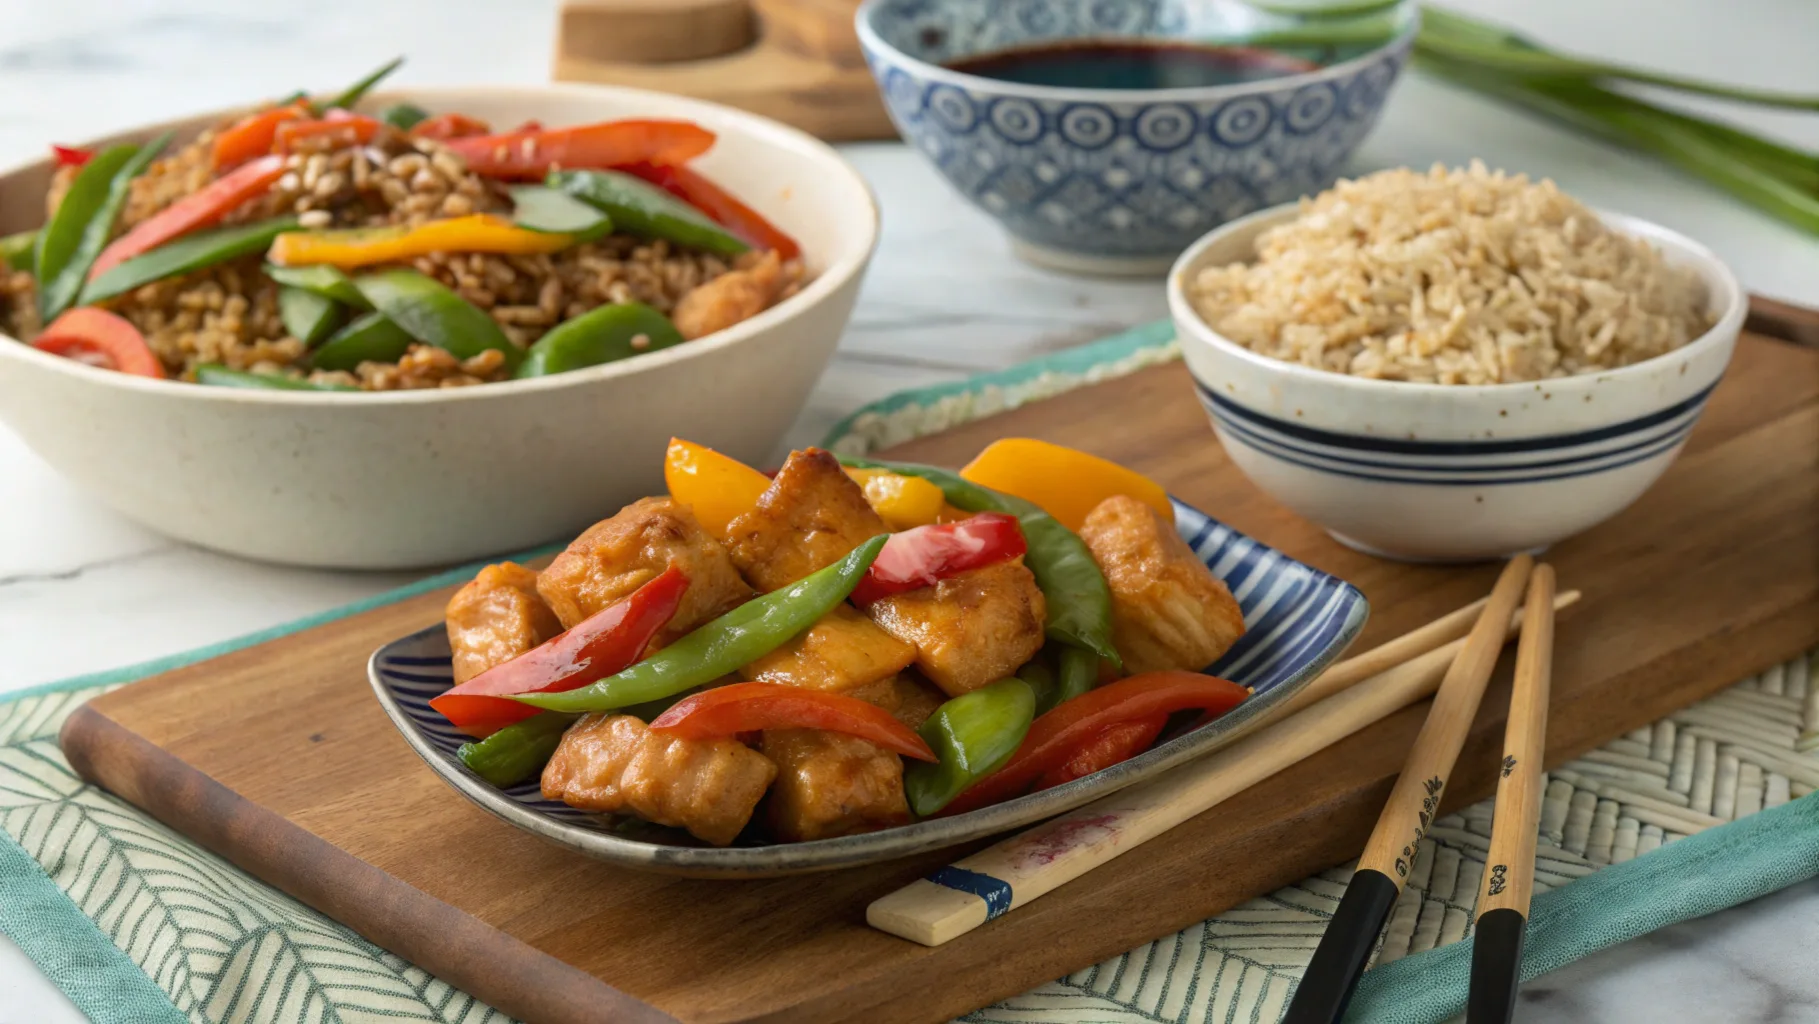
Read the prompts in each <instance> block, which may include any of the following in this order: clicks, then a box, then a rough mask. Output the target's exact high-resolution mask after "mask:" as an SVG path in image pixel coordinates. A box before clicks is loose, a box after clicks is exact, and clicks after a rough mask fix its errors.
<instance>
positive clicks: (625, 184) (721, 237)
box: [544, 171, 751, 256]
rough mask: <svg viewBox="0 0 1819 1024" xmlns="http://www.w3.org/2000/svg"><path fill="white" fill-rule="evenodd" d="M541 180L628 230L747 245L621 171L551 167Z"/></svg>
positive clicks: (695, 243)
mask: <svg viewBox="0 0 1819 1024" xmlns="http://www.w3.org/2000/svg"><path fill="white" fill-rule="evenodd" d="M544 183H545V184H547V185H548V186H549V187H550V188H553V189H559V190H561V191H563V192H566V193H567V194H569V195H571V196H574V197H575V198H576V199H580V200H582V201H584V202H587V203H589V204H591V205H593V206H597V207H599V208H600V209H602V210H605V211H606V212H607V214H608V215H610V216H611V217H612V218H613V225H614V226H615V227H616V228H617V229H618V230H620V231H624V232H627V233H628V234H633V235H638V236H639V237H642V238H665V239H668V240H669V241H672V242H675V243H677V244H678V245H686V246H689V247H691V248H695V249H703V250H706V251H707V252H711V253H718V254H719V255H721V256H737V255H738V254H740V253H742V252H745V251H746V250H747V249H750V248H751V246H749V245H747V244H746V243H745V242H743V241H741V240H740V239H739V238H738V237H737V236H735V235H733V234H732V233H731V232H729V231H727V230H726V229H725V228H723V227H721V226H720V225H718V224H716V223H714V222H713V221H712V220H710V219H709V218H708V216H707V215H706V214H704V213H702V212H701V211H700V210H697V209H695V208H694V207H692V206H690V205H688V204H687V203H685V202H683V201H682V200H680V199H677V198H676V197H675V196H672V195H670V194H669V193H668V192H665V191H663V190H662V189H660V188H658V187H657V186H655V185H652V184H651V183H650V182H648V181H645V180H643V179H641V178H634V177H632V176H631V175H629V174H625V173H623V172H620V171H551V172H550V175H549V177H548V178H547V179H546V180H545V182H544Z"/></svg>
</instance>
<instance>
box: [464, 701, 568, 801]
mask: <svg viewBox="0 0 1819 1024" xmlns="http://www.w3.org/2000/svg"><path fill="white" fill-rule="evenodd" d="M574 723H575V716H574V715H559V714H557V713H555V712H554V711H545V712H544V713H542V714H540V715H537V716H536V717H534V718H527V719H525V720H524V721H522V722H518V723H515V724H513V725H508V726H506V727H505V728H503V729H500V730H499V731H498V732H495V733H493V734H492V735H491V736H488V737H487V738H486V739H483V740H480V741H478V742H476V743H463V744H461V746H460V748H458V749H457V750H456V751H455V756H457V757H459V758H461V763H462V764H464V765H467V768H468V770H469V771H471V772H473V773H474V774H475V775H478V776H480V777H481V778H483V779H485V780H486V781H488V782H490V783H492V784H493V785H495V786H498V787H499V788H500V789H504V788H506V787H508V786H516V785H517V784H518V783H520V782H523V781H524V780H525V779H528V778H530V777H531V776H533V775H536V774H537V773H538V772H540V771H542V770H543V766H544V765H545V764H546V763H548V761H549V759H550V756H551V755H552V754H554V753H555V752H556V748H557V747H558V746H560V745H561V744H562V734H563V733H564V732H567V731H568V727H569V726H571V725H573V724H574Z"/></svg>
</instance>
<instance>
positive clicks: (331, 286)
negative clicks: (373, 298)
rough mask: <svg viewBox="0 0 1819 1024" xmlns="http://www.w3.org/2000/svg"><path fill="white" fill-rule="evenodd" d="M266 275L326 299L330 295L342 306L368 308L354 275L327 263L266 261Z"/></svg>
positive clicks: (368, 304)
mask: <svg viewBox="0 0 1819 1024" xmlns="http://www.w3.org/2000/svg"><path fill="white" fill-rule="evenodd" d="M265 276H266V277H269V278H271V279H272V280H274V281H276V282H278V283H279V284H280V285H283V286H285V287H288V288H301V289H303V290H304V291H306V292H315V293H316V294H317V295H320V296H322V297H323V298H325V299H333V300H334V301H336V302H339V303H340V304H342V305H343V306H352V307H354V308H355V309H371V308H372V305H371V303H369V302H367V301H366V296H364V295H362V294H360V289H358V288H355V287H354V282H353V279H352V278H350V277H348V276H347V275H346V274H343V273H342V272H341V271H340V269H338V268H336V267H332V266H329V265H328V264H326V263H317V264H312V265H310V266H303V267H280V266H278V265H277V264H275V263H267V264H266V265H265Z"/></svg>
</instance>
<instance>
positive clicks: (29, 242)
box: [0, 229, 38, 275]
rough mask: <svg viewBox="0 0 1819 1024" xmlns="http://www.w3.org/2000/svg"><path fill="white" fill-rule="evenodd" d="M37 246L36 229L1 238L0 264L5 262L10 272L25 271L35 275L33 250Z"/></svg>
mask: <svg viewBox="0 0 1819 1024" xmlns="http://www.w3.org/2000/svg"><path fill="white" fill-rule="evenodd" d="M37 245H38V232H37V230H36V229H33V230H31V231H18V232H14V233H13V234H10V235H7V236H6V237H5V238H0V262H4V263H5V264H6V268H7V269H8V270H23V271H25V272H26V273H28V274H34V275H35V274H36V271H35V270H34V268H33V263H32V250H33V249H35V248H36V247H37Z"/></svg>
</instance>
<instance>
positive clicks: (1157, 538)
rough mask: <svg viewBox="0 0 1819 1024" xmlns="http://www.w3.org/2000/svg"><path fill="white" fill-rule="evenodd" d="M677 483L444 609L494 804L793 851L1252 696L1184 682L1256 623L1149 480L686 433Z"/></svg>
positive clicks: (1010, 444)
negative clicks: (707, 438) (865, 456)
mask: <svg viewBox="0 0 1819 1024" xmlns="http://www.w3.org/2000/svg"><path fill="white" fill-rule="evenodd" d="M665 479H666V482H667V484H668V488H669V496H668V497H664V498H645V499H643V500H641V501H638V502H635V503H633V504H631V505H628V506H626V507H625V508H624V509H622V510H620V512H619V513H618V514H617V515H615V516H613V517H612V518H610V519H607V520H604V521H602V522H600V523H597V524H595V525H594V526H593V527H591V528H589V529H588V530H587V531H586V532H585V533H583V534H582V535H581V536H580V537H578V538H576V540H575V541H574V543H572V544H570V545H569V547H568V548H567V550H565V551H563V552H562V553H561V554H560V555H558V556H556V558H555V560H554V561H552V562H551V563H550V565H549V566H548V568H546V569H544V570H543V571H542V572H541V573H533V572H532V571H531V570H529V569H526V568H524V567H522V566H518V565H515V564H513V563H509V562H508V563H503V564H501V565H494V566H488V567H487V568H485V569H483V570H482V571H481V572H480V574H479V575H478V576H477V577H476V578H475V579H474V580H473V581H472V582H470V583H469V584H467V585H466V586H464V587H463V588H462V589H461V590H460V591H459V592H457V593H456V595H455V597H454V598H453V600H451V601H450V602H449V607H448V613H447V619H448V629H449V646H450V649H451V651H452V654H453V659H454V668H455V681H456V686H455V687H454V688H453V689H451V690H449V691H448V692H447V693H445V694H443V695H441V696H439V697H437V698H436V699H435V700H433V701H432V702H431V703H432V706H434V707H435V708H436V709H437V710H438V711H440V712H442V713H443V714H444V715H446V716H447V717H448V719H449V720H450V721H451V722H452V723H453V724H454V725H456V726H457V727H459V728H461V729H462V730H463V731H465V732H468V733H469V734H471V735H473V736H474V737H475V738H476V742H473V743H470V744H467V745H466V746H464V747H463V748H462V750H461V756H462V759H463V761H464V762H466V763H467V765H468V766H469V768H471V769H472V770H474V771H475V772H476V773H477V774H479V775H481V776H482V777H484V778H486V779H488V780H489V781H491V782H493V783H494V784H495V785H499V786H501V787H510V786H515V785H520V784H525V783H527V782H528V781H529V780H530V779H532V778H533V777H536V778H539V779H540V786H541V789H542V793H543V795H544V796H545V797H547V798H550V799H560V800H563V801H565V802H566V803H568V804H570V805H572V806H574V807H577V808H581V809H583V810H588V811H594V812H603V813H613V814H628V815H633V816H635V817H637V818H641V819H643V820H645V821H649V822H652V823H655V824H658V825H665V826H671V827H675V828H681V829H685V830H687V831H688V832H689V833H691V834H692V835H693V836H695V837H696V838H697V839H699V840H702V841H704V842H707V843H712V844H715V845H726V844H728V843H731V842H733V841H734V840H735V839H738V838H740V837H742V836H744V837H746V838H747V839H748V840H754V841H762V840H765V839H768V840H771V841H777V842H800V841H807V840H814V839H825V838H831V837H835V836H843V835H852V834H856V833H861V832H870V831H875V830H878V829H883V828H890V827H892V826H896V825H902V824H907V823H909V822H911V821H914V820H916V819H917V818H922V817H929V816H933V815H938V814H954V813H961V812H963V811H966V810H971V809H974V808H978V807H983V806H986V805H988V804H992V803H997V802H1000V801H1003V800H1008V799H1012V798H1015V797H1017V796H1020V795H1023V794H1024V793H1028V792H1031V791H1033V790H1037V789H1045V788H1048V787H1051V786H1056V785H1061V784H1064V783H1066V782H1070V781H1072V780H1074V779H1077V778H1081V777H1083V776H1085V775H1089V774H1092V773H1093V772H1096V771H1099V770H1101V769H1104V768H1107V767H1110V766H1111V765H1113V764H1116V763H1118V762H1120V761H1123V760H1125V759H1127V758H1130V757H1133V756H1135V755H1137V754H1139V753H1141V752H1143V751H1144V750H1146V749H1148V748H1149V747H1150V746H1151V745H1153V744H1154V743H1155V742H1156V740H1157V738H1158V737H1159V736H1160V735H1161V734H1162V733H1163V731H1164V730H1165V728H1166V726H1167V723H1168V721H1169V719H1170V716H1171V715H1173V714H1174V713H1176V712H1190V711H1191V712H1194V713H1195V716H1196V717H1197V718H1198V719H1199V720H1202V721H1204V720H1208V719H1210V718H1212V717H1216V716H1217V715H1219V714H1222V713H1224V712H1225V711H1228V710H1230V709H1231V708H1232V707H1234V706H1236V704H1237V703H1238V702H1240V701H1242V700H1243V699H1244V698H1245V697H1246V696H1247V691H1246V690H1245V689H1244V688H1242V687H1239V686H1235V685H1233V684H1231V683H1228V682H1226V681H1224V680H1221V679H1216V678H1214V677H1211V676H1207V675H1202V674H1200V670H1202V669H1204V668H1205V667H1206V666H1208V665H1210V664H1212V663H1213V662H1214V661H1215V660H1217V659H1218V657H1219V656H1220V655H1221V654H1223V653H1224V652H1225V651H1226V650H1227V649H1228V648H1229V647H1231V645H1232V644H1233V643H1234V642H1236V641H1237V639H1238V637H1239V636H1240V635H1241V634H1242V633H1243V631H1244V622H1243V617H1242V615H1241V614H1240V612H1239V609H1238V605H1237V603H1236V602H1235V601H1234V600H1233V599H1232V596H1231V593H1230V592H1229V591H1228V590H1227V589H1226V587H1225V584H1224V583H1223V582H1221V581H1220V580H1219V579H1218V578H1217V577H1215V576H1213V575H1212V574H1211V573H1210V572H1209V571H1208V570H1207V568H1206V566H1205V565H1204V564H1203V563H1202V562H1201V561H1200V560H1199V558H1197V557H1196V556H1195V554H1194V552H1193V551H1192V550H1191V549H1190V548H1189V547H1188V545H1187V543H1186V542H1185V541H1183V540H1182V539H1181V537H1180V536H1179V535H1178V534H1177V533H1176V532H1175V529H1174V524H1173V520H1174V513H1173V508H1172V506H1171V505H1170V503H1169V500H1168V497H1167V495H1166V494H1165V493H1164V492H1163V490H1162V488H1161V487H1159V486H1158V485H1156V484H1155V483H1154V482H1153V481H1150V480H1148V479H1146V478H1144V477H1143V476H1141V475H1139V474H1136V473H1134V472H1131V471H1130V470H1127V469H1124V468H1123V467H1121V466H1117V465H1115V464H1113V463H1110V462H1106V461H1105V460H1103V459H1099V458H1096V457H1094V456H1091V455H1087V454H1086V453H1084V452H1078V451H1074V450H1072V449H1068V448H1062V447H1059V446H1056V445H1051V444H1047V443H1044V442H1037V441H1030V440H1022V439H1013V440H1006V441H1000V442H998V443H997V444H994V445H992V446H990V447H989V448H987V449H986V450H985V451H984V452H983V453H981V455H980V456H979V457H978V458H977V459H975V460H974V461H973V462H972V463H971V464H970V465H968V466H967V467H966V469H964V470H962V471H961V472H959V473H953V472H950V471H947V470H940V469H934V468H931V467H926V466H914V465H899V464H887V463H874V462H868V461H863V460H844V462H843V460H841V459H837V458H836V457H835V456H833V455H832V454H830V453H828V452H825V451H822V450H820V449H814V448H810V449H806V450H803V451H798V452H794V453H792V454H791V455H790V457H789V459H788V461H787V462H785V463H784V465H783V467H782V469H780V470H779V471H778V472H777V473H776V475H775V477H774V478H771V477H767V476H766V475H764V474H762V473H759V472H758V471H756V470H754V469H751V468H750V467H748V466H745V465H743V464H741V463H739V462H737V461H735V460H733V459H730V458H728V457H726V456H724V455H721V454H719V453H717V452H714V451H712V450H710V449H707V448H703V447H701V446H698V445H693V444H690V443H688V442H685V441H680V440H678V441H674V442H672V443H671V446H670V450H669V453H668V456H667V460H666V465H665ZM760 803H762V804H763V805H764V806H763V808H762V810H760V807H759V805H760Z"/></svg>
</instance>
